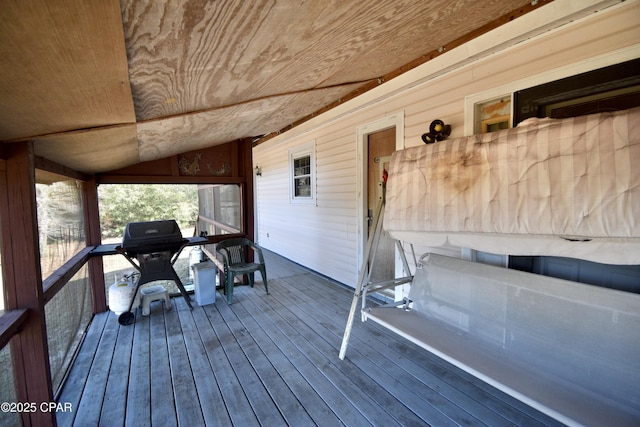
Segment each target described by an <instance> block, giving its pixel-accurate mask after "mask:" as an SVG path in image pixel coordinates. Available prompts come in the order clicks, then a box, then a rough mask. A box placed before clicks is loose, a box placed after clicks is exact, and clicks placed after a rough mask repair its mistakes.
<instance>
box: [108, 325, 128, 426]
mask: <svg viewBox="0 0 640 427" xmlns="http://www.w3.org/2000/svg"><path fill="white" fill-rule="evenodd" d="M102 315H103V316H105V317H108V318H109V319H108V321H109V322H116V323H117V321H118V316H116V315H115V314H114V313H103V314H102ZM133 332H134V328H119V329H118V336H117V338H116V343H115V351H114V353H113V356H114V357H113V360H112V361H111V369H110V370H109V377H108V378H107V386H106V388H105V392H104V398H103V402H102V412H101V414H100V424H99V425H100V426H103V427H110V426H113V425H118V426H122V425H124V424H125V415H126V408H127V405H126V400H125V399H123V396H126V395H127V389H128V387H129V375H128V373H129V371H130V368H131V354H132V352H133Z"/></svg>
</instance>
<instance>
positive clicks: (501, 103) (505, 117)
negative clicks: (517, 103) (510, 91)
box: [476, 96, 511, 133]
mask: <svg viewBox="0 0 640 427" xmlns="http://www.w3.org/2000/svg"><path fill="white" fill-rule="evenodd" d="M476 121H477V122H478V124H479V126H478V125H476V133H488V132H496V131H499V130H504V129H508V128H509V127H510V122H511V97H510V96H504V97H502V98H498V99H493V100H491V101H486V102H482V103H480V104H476Z"/></svg>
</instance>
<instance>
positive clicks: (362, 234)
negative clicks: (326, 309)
mask: <svg viewBox="0 0 640 427" xmlns="http://www.w3.org/2000/svg"><path fill="white" fill-rule="evenodd" d="M392 127H395V129H396V150H402V149H404V110H403V111H399V112H397V113H395V114H393V115H390V116H386V117H384V118H382V119H378V120H376V121H374V122H370V123H367V124H364V125H362V126H358V128H357V131H356V134H357V141H356V146H357V150H358V153H357V162H356V163H357V172H356V173H357V186H358V188H357V196H358V197H357V217H356V223H357V243H358V249H357V259H358V270H357V271H356V272H355V273H356V275H355V281H356V282H357V280H358V273H359V269H360V267H361V266H362V261H363V258H364V250H365V247H366V245H367V219H366V218H367V193H368V188H367V157H368V144H367V143H368V136H369V135H370V134H372V133H375V132H379V131H382V130H386V129H389V128H392ZM395 264H396V275H397V274H398V266H399V262H398V255H397V254H396V263H395Z"/></svg>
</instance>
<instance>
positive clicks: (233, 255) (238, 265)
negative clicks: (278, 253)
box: [216, 237, 269, 304]
mask: <svg viewBox="0 0 640 427" xmlns="http://www.w3.org/2000/svg"><path fill="white" fill-rule="evenodd" d="M247 247H248V248H250V249H252V250H253V252H254V262H247V261H246V260H245V257H244V254H245V252H246V250H245V248H247ZM216 252H218V253H219V254H220V255H221V256H222V261H223V262H224V293H225V295H226V296H227V304H231V300H232V299H233V282H234V279H235V277H236V276H242V275H244V274H246V275H247V277H248V278H249V285H250V286H251V287H252V288H253V283H254V273H255V272H256V271H260V274H261V275H262V281H263V282H264V289H265V291H267V294H268V293H269V288H268V287H267V269H266V266H265V263H264V256H263V255H262V249H261V248H260V247H259V246H258V245H256V244H255V243H253V242H252V241H251V240H249V239H245V238H244V237H238V238H232V239H226V240H223V241H222V242H220V243H218V244H217V245H216Z"/></svg>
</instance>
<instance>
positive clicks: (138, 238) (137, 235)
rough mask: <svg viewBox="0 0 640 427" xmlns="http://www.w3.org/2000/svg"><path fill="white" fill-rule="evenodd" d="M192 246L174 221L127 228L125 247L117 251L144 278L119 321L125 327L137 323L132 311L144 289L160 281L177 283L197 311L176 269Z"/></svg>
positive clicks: (123, 241)
mask: <svg viewBox="0 0 640 427" xmlns="http://www.w3.org/2000/svg"><path fill="white" fill-rule="evenodd" d="M189 243H190V241H189V239H184V238H182V233H181V232H180V228H179V227H178V224H177V223H176V221H175V220H172V219H171V220H164V221H149V222H130V223H128V224H127V226H126V228H125V230H124V236H123V237H122V245H120V246H117V247H116V251H117V252H119V253H121V254H122V255H124V256H125V258H127V260H128V261H129V262H130V263H131V265H133V266H134V267H135V269H136V270H138V271H139V272H140V278H139V279H138V282H137V284H136V290H135V292H134V294H133V298H132V299H131V303H130V304H129V310H128V311H126V312H124V313H122V314H121V315H120V317H118V323H120V324H121V325H130V324H132V323H133V321H134V319H135V315H134V314H133V313H132V312H131V309H132V307H133V302H134V301H135V297H136V295H137V293H138V290H139V289H140V286H142V285H143V284H145V283H149V282H153V281H156V280H173V281H174V282H175V283H176V285H177V286H178V289H180V293H181V294H182V296H183V297H184V300H185V301H186V302H187V305H188V306H189V308H193V307H192V306H191V300H190V298H189V295H188V294H187V291H186V290H185V288H184V286H183V285H182V282H181V281H180V277H178V274H177V273H176V271H175V270H174V269H173V264H174V263H175V262H176V260H177V259H178V256H179V255H180V252H181V251H182V249H183V248H184V247H185V246H187V245H188V244H189ZM134 260H135V261H134ZM136 261H137V262H136Z"/></svg>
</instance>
